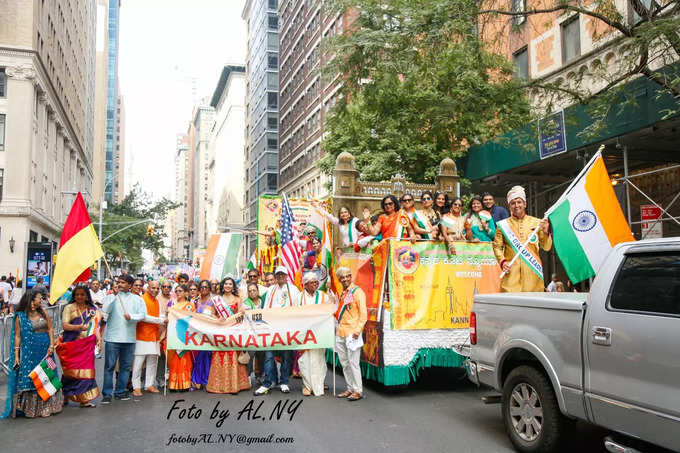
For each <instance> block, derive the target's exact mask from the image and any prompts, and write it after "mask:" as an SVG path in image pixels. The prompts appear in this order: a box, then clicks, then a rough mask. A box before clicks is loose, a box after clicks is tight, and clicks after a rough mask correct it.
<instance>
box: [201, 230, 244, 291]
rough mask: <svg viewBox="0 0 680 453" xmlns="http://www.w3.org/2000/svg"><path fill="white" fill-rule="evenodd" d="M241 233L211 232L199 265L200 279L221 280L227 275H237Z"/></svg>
mask: <svg viewBox="0 0 680 453" xmlns="http://www.w3.org/2000/svg"><path fill="white" fill-rule="evenodd" d="M242 240H243V233H222V234H213V235H212V236H210V240H209V241H208V249H207V250H206V254H205V259H204V260H203V264H202V265H201V280H212V279H213V278H216V279H217V280H222V279H223V278H224V277H226V276H227V275H231V276H232V277H234V278H236V276H237V275H238V255H239V251H240V250H241V241H242Z"/></svg>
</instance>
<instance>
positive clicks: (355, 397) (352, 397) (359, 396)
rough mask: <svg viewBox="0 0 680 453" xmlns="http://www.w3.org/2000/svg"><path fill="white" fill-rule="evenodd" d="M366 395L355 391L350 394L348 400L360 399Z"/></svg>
mask: <svg viewBox="0 0 680 453" xmlns="http://www.w3.org/2000/svg"><path fill="white" fill-rule="evenodd" d="M363 397H364V396H363V395H362V394H361V393H357V392H354V393H352V394H351V395H350V396H348V397H347V400H348V401H359V400H360V399H362V398H363Z"/></svg>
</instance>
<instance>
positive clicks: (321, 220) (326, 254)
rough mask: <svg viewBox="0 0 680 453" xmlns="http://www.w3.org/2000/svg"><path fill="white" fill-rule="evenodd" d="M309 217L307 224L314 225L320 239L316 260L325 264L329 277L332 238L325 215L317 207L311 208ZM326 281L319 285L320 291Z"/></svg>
mask: <svg viewBox="0 0 680 453" xmlns="http://www.w3.org/2000/svg"><path fill="white" fill-rule="evenodd" d="M313 209H314V211H313V212H312V215H311V217H310V218H309V222H308V223H307V225H308V226H312V227H314V229H315V230H316V237H318V238H319V239H321V256H317V258H316V259H317V261H318V262H319V264H323V265H324V266H326V269H327V270H328V274H329V277H331V274H332V272H333V239H332V237H331V229H330V225H329V222H328V220H327V219H326V216H324V215H323V213H322V212H320V211H319V208H316V207H315V208H313ZM327 282H328V280H326V282H323V283H322V285H321V286H320V287H319V289H321V290H322V291H326V289H327V286H328V285H327Z"/></svg>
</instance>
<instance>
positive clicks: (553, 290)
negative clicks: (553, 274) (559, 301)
mask: <svg viewBox="0 0 680 453" xmlns="http://www.w3.org/2000/svg"><path fill="white" fill-rule="evenodd" d="M546 289H547V290H548V292H549V293H556V292H557V285H556V284H555V282H554V281H552V280H551V281H550V283H548V287H547V288H546Z"/></svg>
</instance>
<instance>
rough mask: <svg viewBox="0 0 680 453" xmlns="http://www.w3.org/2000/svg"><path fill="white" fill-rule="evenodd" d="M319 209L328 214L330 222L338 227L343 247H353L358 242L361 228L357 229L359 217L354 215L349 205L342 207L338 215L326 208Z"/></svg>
mask: <svg viewBox="0 0 680 453" xmlns="http://www.w3.org/2000/svg"><path fill="white" fill-rule="evenodd" d="M319 211H321V213H323V215H325V216H326V218H327V219H328V221H329V222H331V223H332V224H333V225H336V226H337V227H338V231H340V237H341V238H342V246H343V247H351V246H353V245H354V244H356V242H357V239H358V237H359V230H358V229H357V225H358V224H359V219H358V218H357V217H354V216H353V215H352V211H350V210H349V208H348V207H347V206H342V207H340V209H339V210H338V216H337V217H335V216H334V215H333V214H331V213H330V212H328V211H326V210H325V209H321V208H319Z"/></svg>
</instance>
